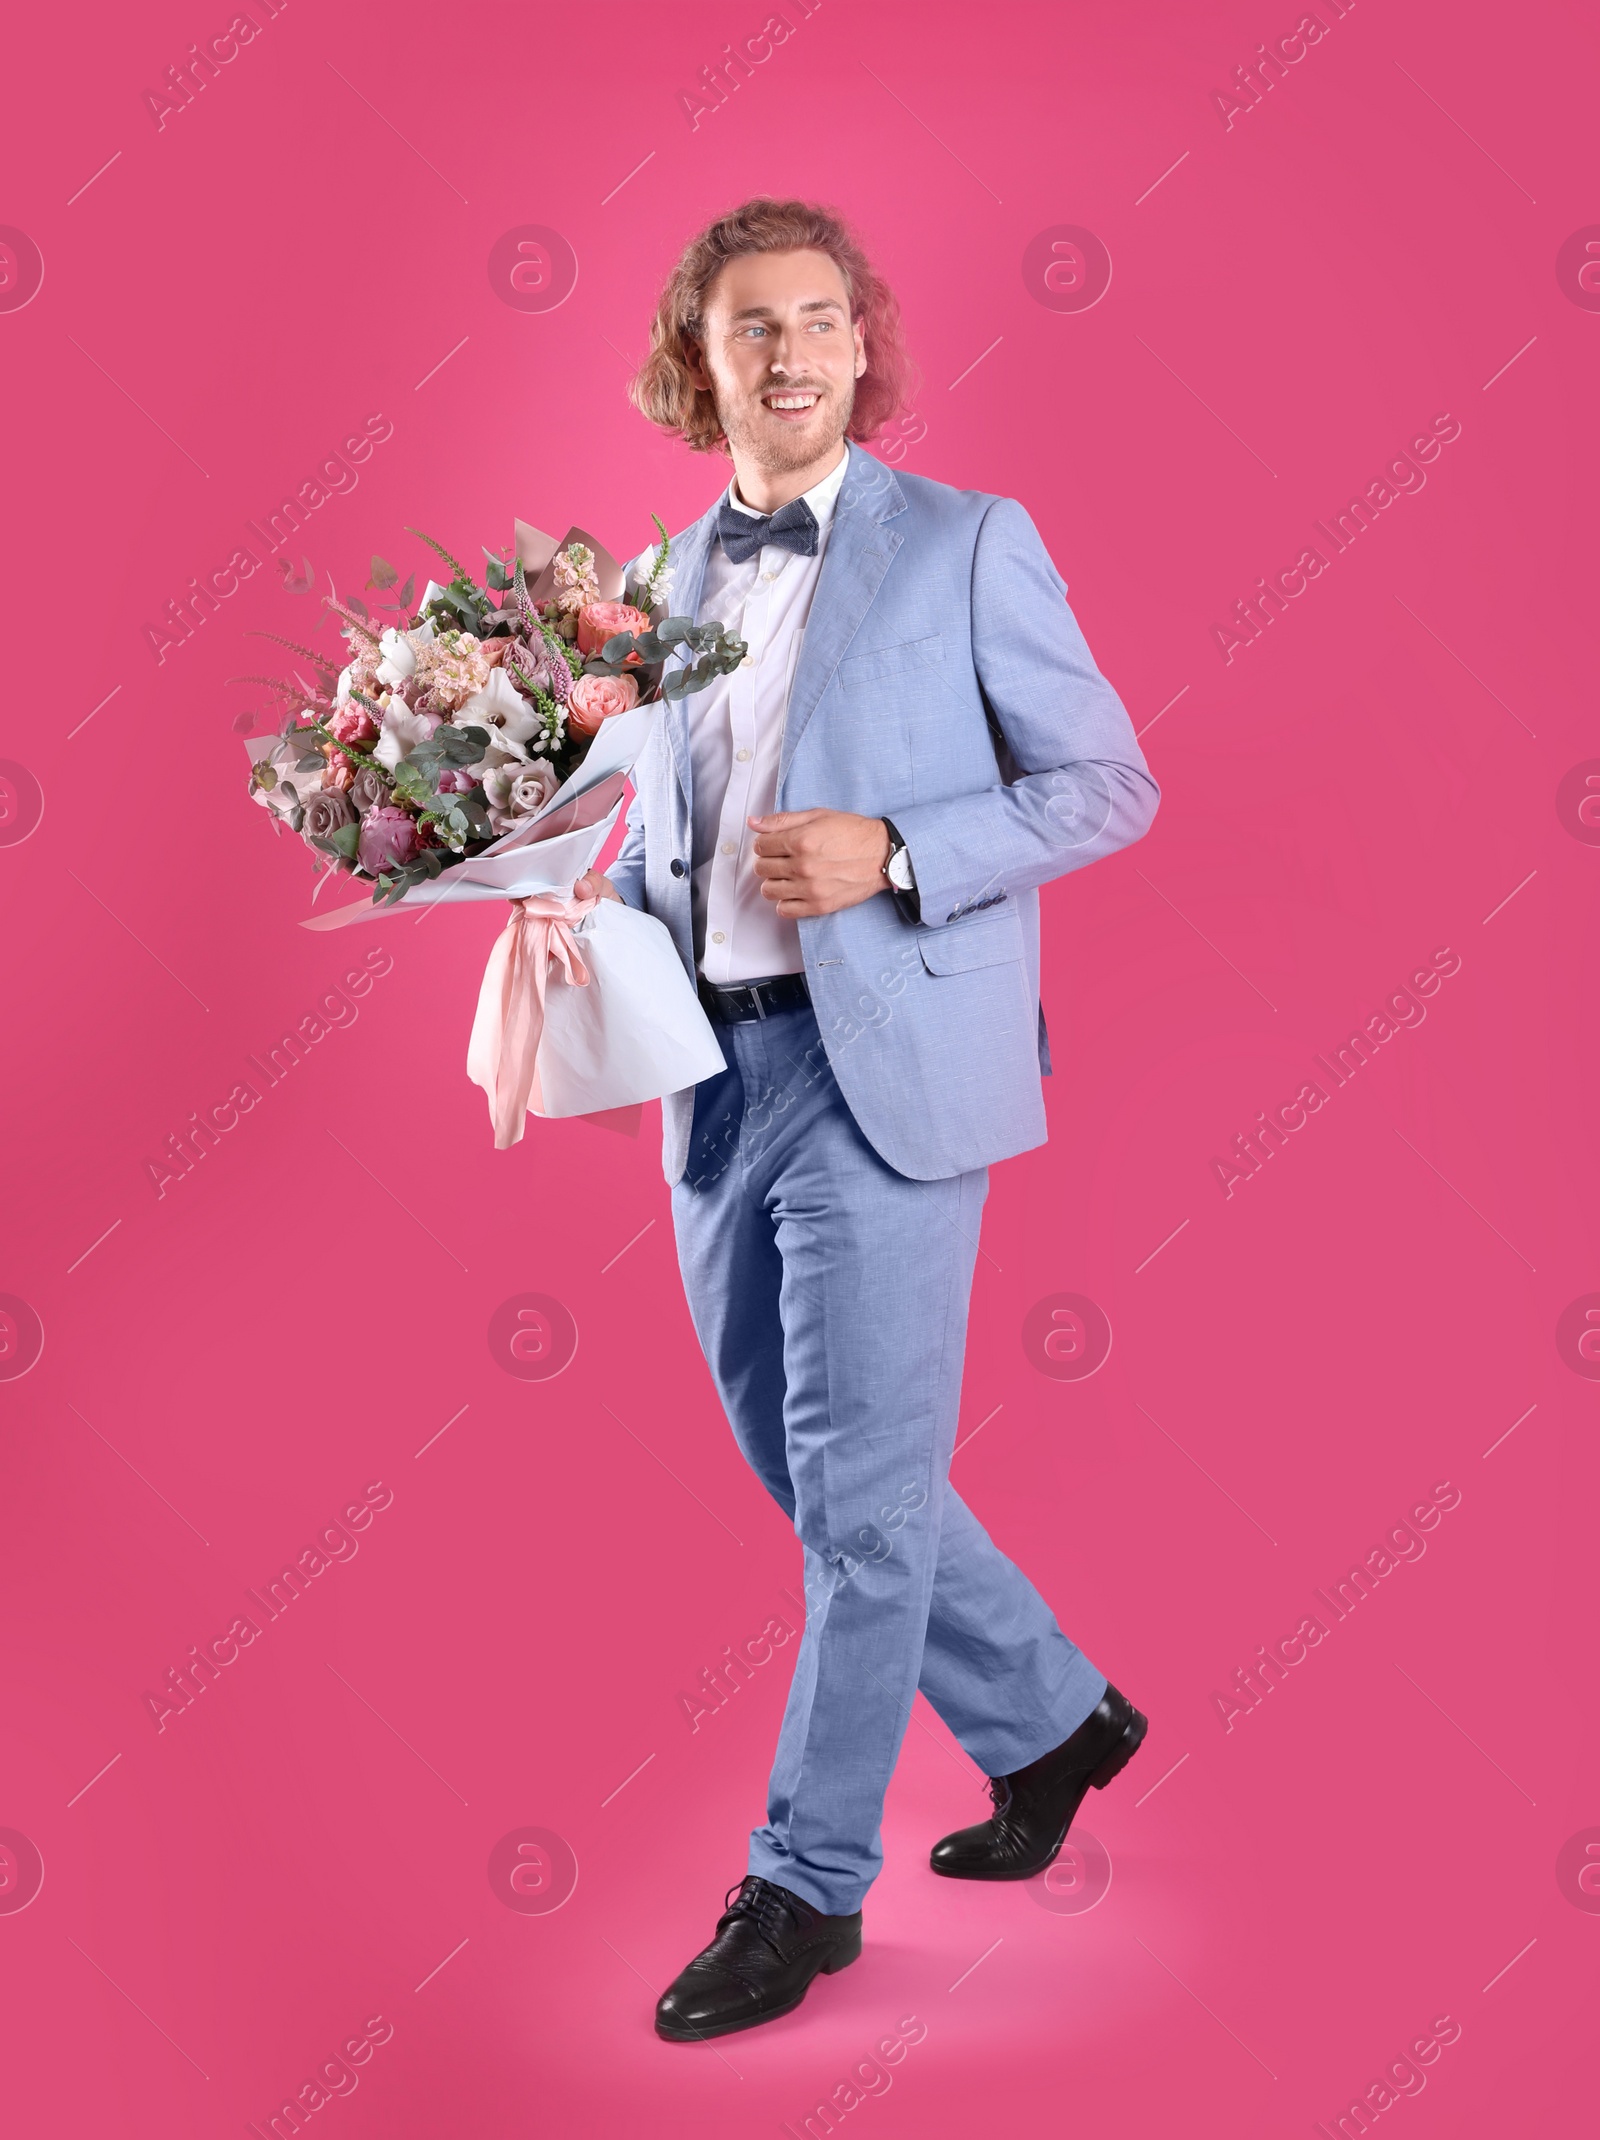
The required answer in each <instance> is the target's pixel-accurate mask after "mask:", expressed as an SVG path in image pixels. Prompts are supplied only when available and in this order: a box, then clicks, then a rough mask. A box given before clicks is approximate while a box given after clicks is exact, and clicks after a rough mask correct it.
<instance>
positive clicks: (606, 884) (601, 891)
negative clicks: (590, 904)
mask: <svg viewBox="0 0 1600 2140" xmlns="http://www.w3.org/2000/svg"><path fill="white" fill-rule="evenodd" d="M572 896H573V898H574V899H615V900H616V902H617V904H618V905H619V906H620V905H621V904H622V894H621V893H620V892H619V891H618V890H617V888H616V886H615V885H614V884H613V883H612V881H611V879H610V878H609V877H602V876H601V874H600V872H599V870H597V869H586V870H585V871H584V873H583V875H582V876H581V877H580V878H579V879H578V881H577V883H576V884H575V885H574V886H573V887H572Z"/></svg>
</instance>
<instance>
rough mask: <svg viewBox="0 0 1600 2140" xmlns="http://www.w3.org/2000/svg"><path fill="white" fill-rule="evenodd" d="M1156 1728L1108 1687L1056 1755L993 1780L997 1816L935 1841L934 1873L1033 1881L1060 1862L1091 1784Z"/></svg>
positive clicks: (1106, 1778)
mask: <svg viewBox="0 0 1600 2140" xmlns="http://www.w3.org/2000/svg"><path fill="white" fill-rule="evenodd" d="M1149 1729H1150V1724H1149V1719H1148V1718H1146V1717H1142V1716H1141V1715H1140V1714H1139V1712H1138V1710H1137V1709H1135V1708H1134V1706H1133V1704H1132V1702H1130V1701H1129V1700H1128V1698H1127V1696H1126V1695H1122V1694H1119V1693H1118V1692H1117V1690H1116V1688H1115V1687H1109V1686H1108V1687H1107V1688H1106V1692H1105V1699H1104V1700H1103V1701H1102V1702H1101V1704H1100V1706H1099V1708H1098V1709H1096V1710H1095V1712H1094V1714H1093V1715H1092V1716H1090V1717H1088V1718H1086V1719H1085V1721H1084V1722H1083V1723H1081V1724H1080V1725H1079V1726H1078V1728H1077V1730H1076V1731H1075V1732H1074V1733H1073V1734H1072V1737H1071V1738H1070V1739H1067V1740H1065V1741H1064V1742H1063V1743H1062V1744H1061V1745H1060V1746H1058V1747H1057V1748H1056V1749H1055V1751H1054V1753H1049V1754H1041V1755H1040V1757H1039V1759H1038V1760H1037V1761H1030V1762H1029V1764H1028V1766H1027V1767H1026V1768H1022V1769H1018V1770H1017V1772H1016V1774H1015V1775H1014V1776H991V1777H990V1778H989V1795H990V1797H991V1798H992V1799H993V1800H994V1818H993V1819H992V1820H986V1821H980V1822H979V1823H978V1825H977V1827H975V1828H958V1829H957V1831H956V1833H955V1834H954V1835H947V1836H946V1837H945V1838H944V1840H943V1841H942V1842H939V1843H935V1844H934V1846H933V1855H932V1857H931V1859H930V1860H929V1862H930V1864H931V1865H932V1866H933V1869H934V1871H935V1872H936V1873H943V1874H944V1875H945V1876H946V1878H947V1879H951V1880H1031V1879H1032V1877H1033V1875H1034V1874H1035V1873H1040V1872H1043V1871H1044V1869H1045V1867H1046V1866H1047V1865H1050V1864H1052V1863H1053V1862H1054V1860H1055V1856H1056V1853H1057V1851H1059V1850H1060V1848H1061V1846H1062V1844H1063V1843H1064V1842H1065V1841H1066V1839H1067V1830H1068V1829H1069V1828H1070V1827H1071V1826H1072V1817H1073V1815H1074V1814H1075V1813H1076V1812H1077V1810H1078V1807H1079V1805H1080V1804H1081V1803H1082V1801H1083V1796H1084V1793H1085V1792H1086V1791H1087V1790H1088V1789H1089V1786H1090V1785H1091V1784H1093V1786H1094V1788H1095V1789H1096V1790H1097V1791H1103V1790H1104V1789H1105V1787H1106V1785H1107V1784H1108V1783H1109V1782H1110V1781H1111V1779H1112V1777H1113V1776H1116V1775H1120V1774H1121V1772H1122V1770H1123V1769H1125V1768H1126V1767H1127V1765H1128V1763H1129V1762H1130V1761H1131V1760H1132V1759H1133V1757H1134V1755H1135V1754H1136V1753H1137V1752H1138V1751H1139V1742H1140V1741H1141V1740H1142V1739H1143V1737H1144V1735H1145V1733H1146V1732H1147V1731H1148V1730H1149Z"/></svg>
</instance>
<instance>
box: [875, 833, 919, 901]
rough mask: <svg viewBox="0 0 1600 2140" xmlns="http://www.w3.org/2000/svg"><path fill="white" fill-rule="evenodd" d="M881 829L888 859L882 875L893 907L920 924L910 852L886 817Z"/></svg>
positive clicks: (915, 881) (914, 874) (915, 880)
mask: <svg viewBox="0 0 1600 2140" xmlns="http://www.w3.org/2000/svg"><path fill="white" fill-rule="evenodd" d="M883 828H884V830H885V831H886V832H887V833H888V835H889V859H888V860H887V861H886V862H885V863H884V865H883V873H884V875H885V876H886V877H887V878H888V880H889V889H890V890H891V891H892V892H893V893H894V900H895V905H896V906H897V907H898V908H899V909H900V911H901V913H902V914H903V915H904V916H905V918H906V919H907V921H916V922H920V921H921V919H922V901H921V899H920V898H919V897H918V895H917V877H916V872H915V870H914V869H913V868H912V867H911V851H910V849H909V848H908V847H907V846H906V843H905V841H904V840H903V839H902V838H901V837H900V834H899V832H898V830H897V829H896V827H895V825H894V823H893V822H892V820H891V819H889V818H887V817H886V818H885V819H884V820H883Z"/></svg>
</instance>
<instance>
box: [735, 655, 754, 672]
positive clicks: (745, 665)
mask: <svg viewBox="0 0 1600 2140" xmlns="http://www.w3.org/2000/svg"><path fill="white" fill-rule="evenodd" d="M755 665H756V657H755V656H754V654H746V656H745V657H744V659H743V661H741V662H740V664H739V666H740V668H741V669H753V668H754V667H755Z"/></svg>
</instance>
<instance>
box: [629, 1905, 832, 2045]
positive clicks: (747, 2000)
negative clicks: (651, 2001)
mask: <svg viewBox="0 0 1600 2140" xmlns="http://www.w3.org/2000/svg"><path fill="white" fill-rule="evenodd" d="M730 1897H731V1899H729V1898H730ZM724 1901H725V1904H726V1907H725V1909H724V1912H723V1915H722V1916H721V1917H720V1918H719V1919H718V1920H717V1936H716V1938H715V1939H714V1940H713V1941H712V1942H711V1944H710V1946H709V1947H707V1948H706V1950H705V1952H704V1953H703V1954H697V1955H696V1956H695V1958H694V1960H693V1961H692V1962H691V1963H690V1964H689V1966H688V1968H687V1969H685V1970H684V1971H683V1973H682V1974H681V1975H680V1976H678V1977H676V1978H675V1979H674V1980H673V1982H672V1983H670V1984H669V1985H668V1986H667V1988H666V1990H665V1991H664V1992H663V1993H662V1995H661V1999H660V2002H659V2004H658V2005H657V2007H656V2034H657V2035H658V2036H664V2037H666V2039H667V2041H668V2042H669V2043H701V2042H703V2041H704V2040H705V2038H706V2037H708V2036H728V2035H731V2034H732V2032H733V2031H734V2030H735V2029H753V2028H755V2027H756V2026H757V2025H758V2024H759V2023H760V2022H763V2021H775V2020H776V2019H777V2017H778V2016H779V2014H789V2013H793V2011H794V2009H795V2008H796V2007H797V2006H798V2005H799V2004H800V2001H801V2000H802V1999H803V1998H804V1997H805V1995H806V1993H807V1992H808V1991H809V1990H810V1989H811V1980H812V1978H813V1977H815V1976H819V1975H821V1976H831V1975H832V1974H833V1972H834V1971H835V1970H836V1969H843V1968H845V1967H846V1966H847V1965H848V1964H849V1963H851V1962H853V1961H855V1960H856V1959H857V1957H858V1956H859V1955H860V1953H861V1912H860V1911H859V1910H857V1911H856V1913H855V1915H854V1916H853V1917H824V1916H823V1914H822V1912H821V1911H820V1910H814V1909H813V1908H812V1907H811V1905H810V1903H809V1902H802V1901H801V1899H800V1897H799V1896H798V1895H791V1894H790V1892H789V1890H788V1889H787V1888H786V1887H779V1886H777V1885H776V1884H775V1883H774V1882H773V1881H771V1880H761V1879H758V1878H757V1877H756V1875H755V1874H754V1873H748V1874H746V1876H745V1878H744V1879H743V1880H742V1881H741V1882H740V1883H739V1890H738V1893H737V1894H734V1891H733V1890H732V1889H731V1888H730V1889H729V1890H728V1897H725V1898H724Z"/></svg>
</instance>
